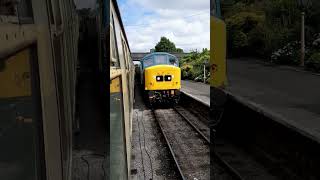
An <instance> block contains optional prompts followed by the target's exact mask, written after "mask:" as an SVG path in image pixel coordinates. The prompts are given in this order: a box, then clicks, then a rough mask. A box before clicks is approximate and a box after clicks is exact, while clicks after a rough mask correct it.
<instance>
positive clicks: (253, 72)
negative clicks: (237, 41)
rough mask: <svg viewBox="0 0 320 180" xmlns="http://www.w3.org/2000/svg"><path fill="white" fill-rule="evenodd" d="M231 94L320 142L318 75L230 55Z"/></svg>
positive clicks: (319, 83) (256, 109)
mask: <svg viewBox="0 0 320 180" xmlns="http://www.w3.org/2000/svg"><path fill="white" fill-rule="evenodd" d="M227 65H228V89H227V91H228V92H229V93H230V94H231V97H233V98H234V99H236V100H237V101H239V102H241V103H243V104H245V105H247V106H249V107H250V108H252V109H254V110H255V111H258V112H260V113H262V114H264V115H266V116H268V117H270V118H271V119H273V120H275V121H278V122H279V123H281V124H283V125H285V126H287V127H289V128H291V129H294V130H295V131H298V132H299V133H301V134H303V135H305V136H307V137H309V138H311V139H313V140H315V141H317V142H320V108H319V107H320V93H319V92H320V76H319V75H316V74H313V73H310V72H305V71H298V70H295V69H294V68H287V67H282V66H271V65H268V64H263V63H259V61H256V60H244V59H229V60H228V62H227Z"/></svg>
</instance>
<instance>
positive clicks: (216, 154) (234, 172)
mask: <svg viewBox="0 0 320 180" xmlns="http://www.w3.org/2000/svg"><path fill="white" fill-rule="evenodd" d="M173 109H174V110H175V111H176V112H177V113H178V114H179V115H180V116H181V117H182V119H184V120H185V121H186V122H187V123H188V124H189V125H190V126H191V127H192V128H193V129H194V130H195V131H196V132H197V133H198V134H199V135H200V136H201V137H202V138H203V139H204V140H205V141H206V143H208V144H210V140H209V138H208V137H206V136H205V135H204V134H203V133H202V132H201V130H200V129H198V128H197V127H196V126H195V125H194V124H193V123H192V122H191V121H190V120H189V119H188V117H187V116H186V115H184V114H183V113H181V112H180V111H179V110H178V109H177V108H176V107H174V108H173ZM213 154H214V156H215V157H216V158H217V159H218V160H219V161H220V163H221V164H222V165H223V166H225V167H226V169H227V170H228V171H229V172H230V173H231V174H232V176H233V177H234V178H236V179H238V180H244V178H243V177H242V176H241V175H240V173H239V172H238V171H237V170H235V169H234V168H233V167H232V166H231V165H230V164H229V163H227V162H226V161H224V160H223V158H222V157H221V156H220V155H219V154H218V153H217V152H216V151H215V150H213Z"/></svg>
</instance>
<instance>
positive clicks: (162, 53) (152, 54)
mask: <svg viewBox="0 0 320 180" xmlns="http://www.w3.org/2000/svg"><path fill="white" fill-rule="evenodd" d="M154 55H169V56H173V57H175V58H176V59H177V60H178V58H177V57H176V56H175V55H173V54H170V53H167V52H154V53H150V54H148V55H146V56H144V57H143V58H142V59H141V61H143V60H144V59H145V58H147V57H150V56H154Z"/></svg>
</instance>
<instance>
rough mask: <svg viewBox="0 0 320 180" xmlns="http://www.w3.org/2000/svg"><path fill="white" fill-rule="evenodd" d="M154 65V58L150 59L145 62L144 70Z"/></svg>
mask: <svg viewBox="0 0 320 180" xmlns="http://www.w3.org/2000/svg"><path fill="white" fill-rule="evenodd" d="M152 65H153V58H152V57H149V58H147V59H145V60H143V68H147V67H149V66H152Z"/></svg>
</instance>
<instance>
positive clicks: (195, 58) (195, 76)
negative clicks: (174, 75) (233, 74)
mask: <svg viewBox="0 0 320 180" xmlns="http://www.w3.org/2000/svg"><path fill="white" fill-rule="evenodd" d="M208 62H210V50H208V49H206V48H204V49H202V52H198V51H192V52H191V53H189V54H188V55H186V56H184V57H182V58H181V59H180V67H181V74H182V79H189V80H195V81H202V82H203V67H204V65H205V64H206V63H208ZM209 76H210V69H209V67H206V78H207V79H206V80H208V79H209Z"/></svg>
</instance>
